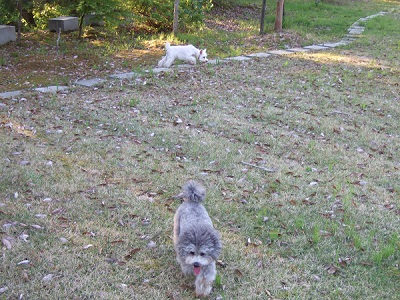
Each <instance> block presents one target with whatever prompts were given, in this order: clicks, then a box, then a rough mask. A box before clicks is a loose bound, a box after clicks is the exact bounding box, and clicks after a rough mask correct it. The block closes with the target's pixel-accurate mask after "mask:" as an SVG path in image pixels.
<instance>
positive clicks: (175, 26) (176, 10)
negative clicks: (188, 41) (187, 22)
mask: <svg viewBox="0 0 400 300" xmlns="http://www.w3.org/2000/svg"><path fill="white" fill-rule="evenodd" d="M178 16H179V0H175V1H174V23H173V25H172V32H173V34H174V35H175V34H177V33H178V21H179V18H178Z"/></svg>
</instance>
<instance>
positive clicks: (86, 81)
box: [75, 78, 105, 87]
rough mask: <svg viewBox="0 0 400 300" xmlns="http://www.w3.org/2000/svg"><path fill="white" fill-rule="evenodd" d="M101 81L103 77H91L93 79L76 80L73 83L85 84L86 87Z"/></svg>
mask: <svg viewBox="0 0 400 300" xmlns="http://www.w3.org/2000/svg"><path fill="white" fill-rule="evenodd" d="M103 82H105V80H104V79H100V78H93V79H84V80H79V81H76V82H75V84H77V85H82V86H86V87H92V86H96V85H99V84H100V83H103Z"/></svg>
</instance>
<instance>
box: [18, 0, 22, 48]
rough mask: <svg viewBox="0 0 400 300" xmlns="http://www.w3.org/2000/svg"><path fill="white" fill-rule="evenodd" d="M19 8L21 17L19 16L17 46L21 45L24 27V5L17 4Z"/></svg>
mask: <svg viewBox="0 0 400 300" xmlns="http://www.w3.org/2000/svg"><path fill="white" fill-rule="evenodd" d="M17 7H18V11H19V16H18V27H17V44H18V45H19V44H20V43H21V27H22V3H21V2H19V1H18V2H17Z"/></svg>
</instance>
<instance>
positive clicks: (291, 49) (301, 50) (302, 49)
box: [287, 47, 310, 53]
mask: <svg viewBox="0 0 400 300" xmlns="http://www.w3.org/2000/svg"><path fill="white" fill-rule="evenodd" d="M287 51H290V52H295V53H296V52H308V51H310V49H305V48H299V47H296V48H290V49H287Z"/></svg>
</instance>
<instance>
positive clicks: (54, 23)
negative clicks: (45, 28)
mask: <svg viewBox="0 0 400 300" xmlns="http://www.w3.org/2000/svg"><path fill="white" fill-rule="evenodd" d="M60 29H61V31H62V32H65V31H74V30H78V18H77V17H58V18H53V19H49V30H50V31H55V32H58V31H59V30H60Z"/></svg>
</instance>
